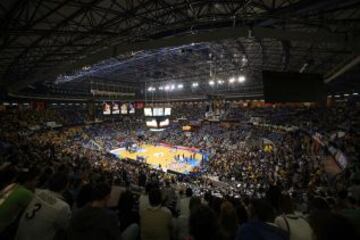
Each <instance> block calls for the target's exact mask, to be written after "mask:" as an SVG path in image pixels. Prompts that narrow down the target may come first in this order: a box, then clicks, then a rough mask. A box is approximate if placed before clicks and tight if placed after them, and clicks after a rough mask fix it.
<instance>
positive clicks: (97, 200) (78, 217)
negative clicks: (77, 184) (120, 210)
mask: <svg viewBox="0 0 360 240" xmlns="http://www.w3.org/2000/svg"><path fill="white" fill-rule="evenodd" d="M92 189H93V190H92V201H91V202H90V204H88V205H86V206H85V207H83V208H82V209H80V210H78V211H77V212H75V214H74V215H73V216H72V218H71V221H70V226H69V229H68V239H69V240H72V239H74V240H75V239H86V240H92V239H94V240H95V239H96V240H98V239H104V240H114V239H121V234H120V229H119V222H118V219H117V217H116V214H115V213H113V212H111V211H109V210H107V209H106V208H105V207H106V204H107V201H108V199H109V198H110V192H111V189H110V187H109V186H108V185H107V184H104V183H101V184H97V185H96V186H94V187H93V188H92Z"/></svg>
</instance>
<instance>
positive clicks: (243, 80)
mask: <svg viewBox="0 0 360 240" xmlns="http://www.w3.org/2000/svg"><path fill="white" fill-rule="evenodd" d="M238 81H239V83H243V82H245V81H246V78H245V76H242V75H240V76H239V78H238Z"/></svg>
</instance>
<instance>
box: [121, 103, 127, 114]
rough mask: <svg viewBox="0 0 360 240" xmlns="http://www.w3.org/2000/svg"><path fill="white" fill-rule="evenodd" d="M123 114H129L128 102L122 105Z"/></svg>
mask: <svg viewBox="0 0 360 240" xmlns="http://www.w3.org/2000/svg"><path fill="white" fill-rule="evenodd" d="M121 114H128V106H127V104H126V103H124V104H123V105H121Z"/></svg>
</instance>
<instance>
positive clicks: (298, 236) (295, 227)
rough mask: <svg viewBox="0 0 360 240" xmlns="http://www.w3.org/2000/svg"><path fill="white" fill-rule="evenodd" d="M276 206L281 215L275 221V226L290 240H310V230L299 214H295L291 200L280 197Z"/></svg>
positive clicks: (311, 233)
mask: <svg viewBox="0 0 360 240" xmlns="http://www.w3.org/2000/svg"><path fill="white" fill-rule="evenodd" d="M278 206H279V210H280V211H281V212H282V215H280V216H278V217H277V218H276V219H275V224H276V225H277V226H278V227H279V228H281V229H283V230H285V231H287V232H288V233H289V236H290V240H311V238H312V236H313V232H312V229H311V227H310V225H309V223H308V222H307V221H305V219H304V218H303V217H302V216H301V215H300V214H296V213H295V211H294V206H293V203H292V199H291V198H290V197H289V196H284V195H282V196H280V199H279V205H278Z"/></svg>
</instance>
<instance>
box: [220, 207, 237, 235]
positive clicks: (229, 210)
mask: <svg viewBox="0 0 360 240" xmlns="http://www.w3.org/2000/svg"><path fill="white" fill-rule="evenodd" d="M219 223H220V236H221V239H222V240H233V239H234V238H235V234H236V230H237V228H238V219H237V216H236V210H235V208H234V206H233V204H232V203H231V202H229V201H225V202H223V203H222V204H221V207H220V216H219Z"/></svg>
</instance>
